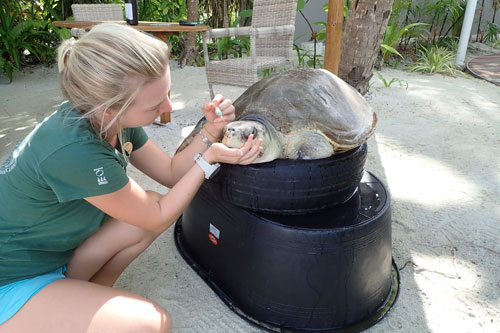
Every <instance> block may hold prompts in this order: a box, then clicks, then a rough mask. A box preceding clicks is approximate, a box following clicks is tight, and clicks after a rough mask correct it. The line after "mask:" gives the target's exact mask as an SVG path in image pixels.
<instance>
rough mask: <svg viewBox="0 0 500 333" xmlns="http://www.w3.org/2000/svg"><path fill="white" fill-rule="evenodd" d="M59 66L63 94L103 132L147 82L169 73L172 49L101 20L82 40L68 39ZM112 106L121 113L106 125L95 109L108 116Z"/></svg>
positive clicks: (130, 30)
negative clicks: (107, 111)
mask: <svg viewBox="0 0 500 333" xmlns="http://www.w3.org/2000/svg"><path fill="white" fill-rule="evenodd" d="M58 67H59V82H60V85H61V90H62V93H63V95H64V97H65V98H66V99H68V100H69V101H70V103H71V104H72V105H73V107H74V108H76V109H77V110H78V111H79V112H80V113H81V114H82V115H83V116H84V117H86V118H89V119H90V120H91V122H93V124H94V126H96V123H97V126H99V127H100V128H99V129H98V130H99V132H100V134H101V135H102V134H103V133H104V132H105V131H106V130H107V129H109V128H110V127H111V126H112V125H113V123H115V122H116V121H117V120H118V119H119V117H120V115H121V114H122V113H123V112H124V111H125V110H126V109H127V107H128V106H130V105H131V104H132V102H133V101H134V99H135V98H136V96H137V95H138V94H139V92H140V90H141V89H142V87H143V86H144V85H145V84H148V83H150V82H152V81H155V80H158V79H160V78H161V77H163V76H164V75H165V73H166V71H167V68H168V47H167V44H166V43H164V42H162V41H160V40H159V39H156V38H153V37H150V36H148V35H147V34H145V33H142V32H140V31H137V30H136V29H134V28H131V27H129V26H126V25H122V24H118V23H102V24H99V25H97V26H95V27H94V28H92V30H90V31H89V32H88V33H86V34H85V35H84V36H83V37H82V38H80V39H79V40H75V39H73V38H72V39H68V40H65V41H64V42H63V43H62V44H61V46H60V47H59V49H58ZM109 108H112V109H113V110H117V111H118V112H117V115H116V117H115V118H114V119H113V120H112V121H111V122H110V123H109V124H107V125H106V126H105V127H103V123H102V119H101V120H100V121H99V120H98V119H96V117H95V112H96V111H97V110H102V111H103V113H102V114H103V115H104V112H105V111H106V110H108V109H109ZM119 134H120V133H119Z"/></svg>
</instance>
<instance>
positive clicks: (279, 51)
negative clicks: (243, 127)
mask: <svg viewBox="0 0 500 333" xmlns="http://www.w3.org/2000/svg"><path fill="white" fill-rule="evenodd" d="M296 12H297V0H273V1H269V0H254V2H253V15H252V25H251V26H250V27H238V28H225V29H211V30H210V31H207V32H205V33H204V35H203V51H204V56H205V70H206V74H207V80H208V86H209V90H210V96H211V98H213V97H214V92H213V88H212V85H213V84H224V85H236V86H242V87H249V86H251V85H252V84H254V83H255V82H257V81H258V80H259V76H260V74H261V73H262V72H263V71H264V70H265V69H279V68H281V67H288V68H290V67H291V65H292V54H293V34H294V31H295V15H296ZM239 35H250V56H243V57H242V58H232V59H227V60H212V61H210V59H209V57H208V42H209V39H210V38H221V37H232V36H239Z"/></svg>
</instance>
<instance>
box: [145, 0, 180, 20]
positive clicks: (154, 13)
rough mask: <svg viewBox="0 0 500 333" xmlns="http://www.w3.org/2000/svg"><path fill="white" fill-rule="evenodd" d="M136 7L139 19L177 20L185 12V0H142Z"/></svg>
mask: <svg viewBox="0 0 500 333" xmlns="http://www.w3.org/2000/svg"><path fill="white" fill-rule="evenodd" d="M137 9H138V14H139V20H141V21H160V22H177V21H179V20H185V19H186V14H187V9H186V1H185V0H170V1H162V0H142V1H138V8H137Z"/></svg>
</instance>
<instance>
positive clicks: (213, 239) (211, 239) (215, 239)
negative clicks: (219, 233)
mask: <svg viewBox="0 0 500 333" xmlns="http://www.w3.org/2000/svg"><path fill="white" fill-rule="evenodd" d="M208 238H209V239H210V241H211V242H212V244H214V245H217V243H218V241H217V238H215V236H214V235H213V234H211V233H209V234H208Z"/></svg>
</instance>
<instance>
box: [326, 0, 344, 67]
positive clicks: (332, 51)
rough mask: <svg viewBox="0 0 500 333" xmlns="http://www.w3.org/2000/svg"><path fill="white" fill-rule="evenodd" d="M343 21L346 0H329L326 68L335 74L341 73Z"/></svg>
mask: <svg viewBox="0 0 500 333" xmlns="http://www.w3.org/2000/svg"><path fill="white" fill-rule="evenodd" d="M343 21H344V0H329V1H328V19H327V21H326V45H325V69H327V70H329V71H330V72H332V73H333V74H335V75H338V74H339V61H340V47H341V45H342V23H343Z"/></svg>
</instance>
